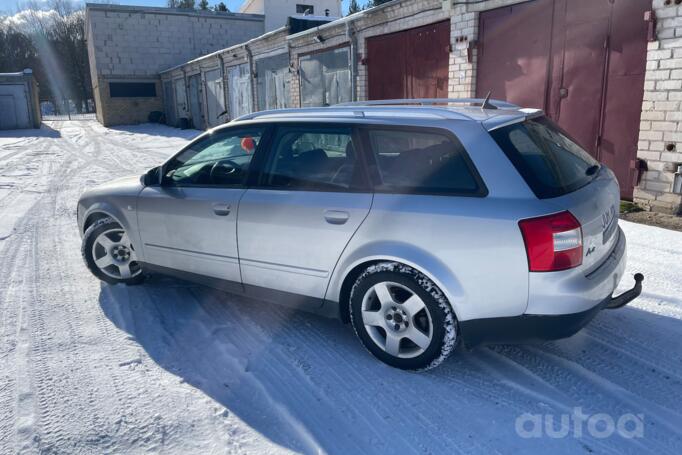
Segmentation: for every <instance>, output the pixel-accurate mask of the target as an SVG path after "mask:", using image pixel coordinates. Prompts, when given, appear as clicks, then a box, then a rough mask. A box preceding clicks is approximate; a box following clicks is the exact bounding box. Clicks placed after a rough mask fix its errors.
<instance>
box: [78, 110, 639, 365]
mask: <svg viewBox="0 0 682 455" xmlns="http://www.w3.org/2000/svg"><path fill="white" fill-rule="evenodd" d="M618 208H619V188H618V183H617V181H616V179H615V177H614V174H613V173H612V172H611V171H610V170H609V169H607V168H606V167H605V166H603V165H600V164H599V163H598V162H597V161H595V160H594V159H593V158H592V157H591V156H590V155H589V154H588V153H587V152H585V151H584V150H583V149H582V148H581V147H580V145H578V144H577V143H576V142H575V141H574V140H572V139H571V138H570V136H569V135H567V134H566V133H565V132H563V131H562V130H561V129H560V128H558V127H557V126H556V125H555V124H553V123H552V122H551V121H550V120H549V119H548V118H547V117H545V116H544V115H543V113H542V112H541V111H538V110H533V109H522V108H519V107H518V106H514V105H511V104H508V103H504V102H501V101H494V100H492V101H491V100H487V99H486V100H478V99H458V100H453V99H440V100H395V101H390V100H389V101H381V102H366V103H351V104H346V105H338V106H333V107H325V108H309V109H291V110H275V111H266V112H259V113H255V114H251V115H247V116H245V117H241V118H239V119H237V120H235V121H232V122H230V123H229V124H226V125H223V126H220V127H218V128H215V129H213V130H210V131H208V132H206V133H204V134H202V135H200V136H199V137H197V138H196V139H195V140H193V141H192V142H191V143H190V144H189V145H187V146H186V147H185V148H183V149H182V150H180V151H179V152H178V153H177V154H176V155H175V156H173V157H172V158H170V159H169V160H168V161H166V162H165V163H163V164H162V165H160V166H158V167H156V168H154V169H151V170H150V171H148V172H147V173H146V174H145V175H143V176H135V177H130V178H125V179H121V180H116V181H113V182H110V183H107V184H105V185H102V186H99V187H96V188H94V189H92V190H89V191H87V192H86V193H85V194H83V195H82V197H81V199H80V201H79V203H78V226H79V229H80V232H81V235H82V238H83V243H82V253H83V258H84V260H85V263H86V264H87V266H88V268H89V269H90V270H91V271H92V273H93V274H94V275H95V276H96V277H97V278H99V279H101V280H103V281H105V282H107V283H112V284H116V283H123V284H138V283H141V282H142V281H143V280H144V278H145V276H147V275H149V274H155V273H158V274H165V275H171V276H174V277H178V278H181V279H185V280H189V281H193V282H196V283H201V284H204V285H207V286H211V287H214V288H218V289H222V290H225V291H228V292H234V293H239V294H244V295H247V296H251V297H254V298H256V299H259V300H261V301H269V302H274V303H278V304H282V305H287V306H291V307H295V308H300V309H303V310H307V311H312V312H316V313H320V314H323V315H325V316H330V317H337V318H340V319H341V320H342V321H344V322H349V323H351V324H352V326H353V328H354V329H355V332H356V334H357V336H358V337H359V338H360V341H361V342H362V343H363V344H364V346H365V347H366V348H367V349H368V350H369V351H370V352H371V353H372V354H373V355H374V356H376V357H377V358H379V359H380V360H382V361H384V362H386V363H387V364H389V365H392V366H395V367H398V368H404V369H412V370H419V369H427V368H431V367H434V366H436V365H438V364H439V363H441V362H442V361H443V360H444V359H445V358H447V356H448V355H449V354H450V353H451V352H452V351H453V350H454V349H455V347H456V346H457V345H458V344H462V345H464V346H474V345H478V344H481V343H510V342H525V341H530V340H534V339H540V340H546V339H558V338H563V337H568V336H571V335H573V334H574V333H576V332H577V331H578V330H580V329H581V328H582V327H583V326H584V325H585V324H587V323H588V322H589V321H590V320H591V319H592V318H593V317H594V316H595V314H596V313H597V312H599V311H600V310H602V309H604V308H618V307H622V306H623V305H625V304H627V303H628V302H630V301H631V300H632V299H634V298H636V297H637V296H638V295H639V293H640V292H641V282H642V280H643V277H642V275H641V274H636V275H635V277H634V284H633V287H632V289H630V290H629V291H626V292H625V293H624V294H621V295H619V296H614V295H613V294H614V290H615V289H616V286H617V285H618V283H619V281H620V280H621V279H622V278H623V273H624V270H625V256H626V255H625V250H626V246H625V236H624V234H623V231H622V230H621V229H620V228H619V227H618Z"/></svg>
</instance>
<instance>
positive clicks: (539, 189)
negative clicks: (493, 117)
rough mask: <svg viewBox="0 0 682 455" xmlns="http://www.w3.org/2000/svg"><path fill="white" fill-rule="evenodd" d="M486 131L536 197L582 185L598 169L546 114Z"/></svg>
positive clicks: (566, 190)
mask: <svg viewBox="0 0 682 455" xmlns="http://www.w3.org/2000/svg"><path fill="white" fill-rule="evenodd" d="M490 135H491V136H492V137H493V139H494V140H495V142H497V145H499V146H500V148H501V149H502V151H504V153H505V155H507V157H508V158H509V160H510V161H511V162H512V164H513V165H514V167H516V170H517V171H518V172H519V174H521V176H522V177H523V178H524V179H525V181H526V183H527V184H528V186H529V187H530V188H531V190H532V191H533V192H534V193H535V195H536V196H537V197H538V198H540V199H546V198H552V197H558V196H562V195H564V194H567V193H570V192H573V191H575V190H577V189H579V188H582V187H583V186H585V185H587V184H588V183H590V182H591V181H592V179H593V178H594V177H595V176H596V175H597V173H598V171H599V163H598V162H597V161H596V160H595V159H594V158H592V157H591V156H590V154H589V153H587V152H586V151H585V150H584V149H583V148H582V147H580V146H579V145H578V144H577V143H576V142H575V141H573V140H572V139H571V138H570V137H568V136H567V135H566V133H564V132H563V131H562V130H561V129H559V127H558V126H556V125H555V124H554V123H553V122H552V121H551V120H549V119H548V118H546V117H539V118H535V119H530V120H526V121H524V122H520V123H514V124H512V125H507V126H503V127H501V128H498V129H495V130H493V131H491V132H490Z"/></svg>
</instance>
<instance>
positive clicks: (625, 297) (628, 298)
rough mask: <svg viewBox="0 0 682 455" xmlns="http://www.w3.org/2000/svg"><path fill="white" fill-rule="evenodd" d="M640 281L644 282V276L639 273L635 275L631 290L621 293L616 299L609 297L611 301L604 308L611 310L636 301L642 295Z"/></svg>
mask: <svg viewBox="0 0 682 455" xmlns="http://www.w3.org/2000/svg"><path fill="white" fill-rule="evenodd" d="M642 281H644V275H642V274H641V273H635V285H634V286H633V287H632V289H629V290H627V291H625V292H623V293H622V294H621V295H619V296H618V297H611V300H610V301H609V303H608V304H607V305H606V308H609V309H611V310H613V309H616V308H621V307H624V306H625V305H627V304H628V303H630V302H632V301H633V300H634V299H636V298H637V297H638V296H639V294H641V293H642Z"/></svg>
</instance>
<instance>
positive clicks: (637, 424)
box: [515, 407, 644, 439]
mask: <svg viewBox="0 0 682 455" xmlns="http://www.w3.org/2000/svg"><path fill="white" fill-rule="evenodd" d="M515 429H516V434H517V435H519V436H520V437H522V438H524V439H531V438H543V437H547V438H554V439H561V438H570V437H573V438H582V437H583V436H584V435H585V436H591V437H593V438H597V439H604V438H609V437H612V436H614V435H617V436H620V437H622V438H625V439H634V438H643V437H644V414H631V413H627V414H623V415H621V416H617V417H615V418H614V417H613V416H611V415H609V414H605V413H598V414H592V415H590V414H585V413H584V412H583V409H582V408H580V407H578V408H573V412H572V413H570V414H561V415H554V414H531V413H528V412H526V413H524V414H521V415H520V416H518V417H517V418H516V423H515Z"/></svg>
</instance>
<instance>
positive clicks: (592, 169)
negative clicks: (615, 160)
mask: <svg viewBox="0 0 682 455" xmlns="http://www.w3.org/2000/svg"><path fill="white" fill-rule="evenodd" d="M599 168H600V166H599V165H598V164H595V165H593V166H590V167H588V168H587V169H586V170H585V175H593V174H594V173H595V172H597V171H598V170H599Z"/></svg>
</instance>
